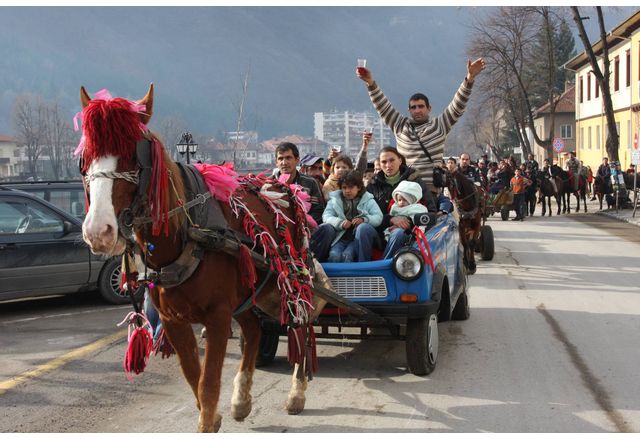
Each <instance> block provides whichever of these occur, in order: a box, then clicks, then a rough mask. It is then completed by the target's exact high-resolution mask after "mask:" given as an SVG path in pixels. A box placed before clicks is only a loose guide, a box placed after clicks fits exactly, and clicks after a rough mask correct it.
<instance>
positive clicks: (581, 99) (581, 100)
mask: <svg viewBox="0 0 640 439" xmlns="http://www.w3.org/2000/svg"><path fill="white" fill-rule="evenodd" d="M582 88H583V87H582V76H581V77H580V103H583V102H584V93H583V90H582Z"/></svg>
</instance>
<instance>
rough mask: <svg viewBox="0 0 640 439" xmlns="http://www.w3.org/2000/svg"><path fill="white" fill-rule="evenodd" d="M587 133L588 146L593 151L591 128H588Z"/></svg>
mask: <svg viewBox="0 0 640 439" xmlns="http://www.w3.org/2000/svg"><path fill="white" fill-rule="evenodd" d="M587 133H588V134H587V136H588V139H587V146H588V147H589V149H591V127H589V128H588V131H587Z"/></svg>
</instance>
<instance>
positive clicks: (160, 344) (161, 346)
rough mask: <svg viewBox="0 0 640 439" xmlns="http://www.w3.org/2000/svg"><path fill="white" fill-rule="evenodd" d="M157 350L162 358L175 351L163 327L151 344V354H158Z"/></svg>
mask: <svg viewBox="0 0 640 439" xmlns="http://www.w3.org/2000/svg"><path fill="white" fill-rule="evenodd" d="M158 352H160V353H161V354H162V358H163V359H165V358H169V357H170V356H171V355H173V354H175V353H176V351H175V349H174V348H173V345H172V344H171V342H170V341H169V338H168V337H167V334H166V332H164V328H162V329H161V330H160V335H158V338H157V340H156V342H155V344H154V345H153V354H154V355H158Z"/></svg>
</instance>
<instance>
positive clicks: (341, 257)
mask: <svg viewBox="0 0 640 439" xmlns="http://www.w3.org/2000/svg"><path fill="white" fill-rule="evenodd" d="M357 253H358V249H357V241H356V240H355V239H354V240H353V241H338V242H336V243H335V244H334V246H333V247H331V250H330V251H329V262H353V260H354V259H355V257H356V255H357Z"/></svg>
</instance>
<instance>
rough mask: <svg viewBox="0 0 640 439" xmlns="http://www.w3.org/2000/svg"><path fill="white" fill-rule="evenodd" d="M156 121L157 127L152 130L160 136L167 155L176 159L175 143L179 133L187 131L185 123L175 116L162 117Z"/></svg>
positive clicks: (178, 138)
mask: <svg viewBox="0 0 640 439" xmlns="http://www.w3.org/2000/svg"><path fill="white" fill-rule="evenodd" d="M156 122H157V124H156V126H157V127H158V128H157V129H154V131H155V132H156V133H157V134H158V136H159V137H160V140H161V141H162V143H163V144H164V148H165V150H166V151H167V153H168V154H169V156H170V157H172V158H173V160H178V152H177V150H176V147H175V144H176V143H177V142H178V141H179V140H180V135H181V134H182V133H184V132H185V131H187V124H186V123H185V122H184V120H182V119H180V118H179V117H176V116H169V117H163V118H161V119H158V120H157V121H156Z"/></svg>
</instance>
